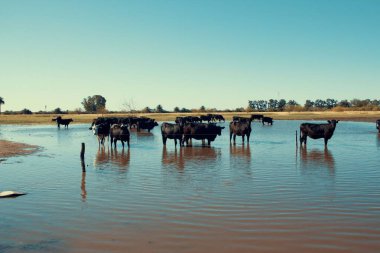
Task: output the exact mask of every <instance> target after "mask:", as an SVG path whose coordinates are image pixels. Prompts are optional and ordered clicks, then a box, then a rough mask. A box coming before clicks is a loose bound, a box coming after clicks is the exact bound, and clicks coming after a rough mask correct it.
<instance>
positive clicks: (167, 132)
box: [161, 122, 183, 146]
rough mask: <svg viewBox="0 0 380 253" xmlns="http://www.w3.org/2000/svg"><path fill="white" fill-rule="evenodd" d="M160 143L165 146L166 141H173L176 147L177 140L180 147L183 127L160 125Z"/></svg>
mask: <svg viewBox="0 0 380 253" xmlns="http://www.w3.org/2000/svg"><path fill="white" fill-rule="evenodd" d="M161 134H162V143H163V144H164V146H165V145H166V140H167V139H168V138H169V139H174V144H175V146H177V140H178V141H179V145H180V146H182V135H183V126H182V125H181V124H171V123H166V122H164V123H162V125H161Z"/></svg>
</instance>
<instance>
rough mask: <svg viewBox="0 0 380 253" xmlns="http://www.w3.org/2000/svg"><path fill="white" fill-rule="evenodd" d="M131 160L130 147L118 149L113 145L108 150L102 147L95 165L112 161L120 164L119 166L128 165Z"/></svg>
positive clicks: (96, 157)
mask: <svg viewBox="0 0 380 253" xmlns="http://www.w3.org/2000/svg"><path fill="white" fill-rule="evenodd" d="M129 161H130V150H129V148H127V149H122V150H121V151H118V150H117V149H113V148H112V147H111V149H110V148H107V151H106V148H105V147H100V148H99V149H98V152H97V154H96V156H95V162H94V163H95V166H99V165H102V164H108V163H112V164H116V165H118V166H119V167H128V166H129Z"/></svg>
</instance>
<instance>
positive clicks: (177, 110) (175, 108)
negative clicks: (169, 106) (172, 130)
mask: <svg viewBox="0 0 380 253" xmlns="http://www.w3.org/2000/svg"><path fill="white" fill-rule="evenodd" d="M173 111H174V112H180V111H181V110H180V109H179V107H178V106H176V107H174V110H173Z"/></svg>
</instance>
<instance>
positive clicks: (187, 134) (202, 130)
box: [182, 123, 224, 146]
mask: <svg viewBox="0 0 380 253" xmlns="http://www.w3.org/2000/svg"><path fill="white" fill-rule="evenodd" d="M222 129H224V127H220V126H217V125H216V124H213V123H188V124H185V125H184V127H183V139H182V144H183V143H185V142H186V145H189V142H188V141H189V139H190V140H191V139H192V138H194V139H196V140H202V142H203V141H204V140H207V144H208V146H210V144H211V142H212V141H214V140H215V139H216V136H217V135H219V136H220V135H222Z"/></svg>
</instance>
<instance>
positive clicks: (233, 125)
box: [230, 121, 252, 144]
mask: <svg viewBox="0 0 380 253" xmlns="http://www.w3.org/2000/svg"><path fill="white" fill-rule="evenodd" d="M251 131H252V129H251V123H250V122H240V121H232V122H230V143H231V138H232V136H234V144H236V135H238V136H241V137H242V141H243V143H244V136H247V142H248V143H249V136H250V135H251Z"/></svg>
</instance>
